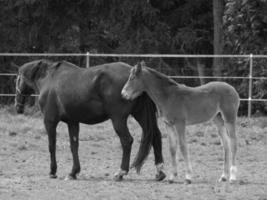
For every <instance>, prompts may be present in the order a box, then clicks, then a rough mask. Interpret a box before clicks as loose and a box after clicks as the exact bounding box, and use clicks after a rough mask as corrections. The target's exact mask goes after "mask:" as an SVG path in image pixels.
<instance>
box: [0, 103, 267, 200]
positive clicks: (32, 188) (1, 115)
mask: <svg viewBox="0 0 267 200" xmlns="http://www.w3.org/2000/svg"><path fill="white" fill-rule="evenodd" d="M158 121H159V127H160V130H161V131H162V133H163V136H162V138H163V155H164V159H165V171H166V172H169V171H170V169H171V166H170V162H169V161H170V155H169V150H168V141H167V133H166V131H167V130H166V129H165V125H164V124H163V122H162V121H161V119H158ZM0 124H1V126H0V133H1V134H0V155H1V156H0V178H1V181H0V199H12V200H13V199H52V198H54V199H64V200H65V199H151V200H152V199H189V200H191V199H205V200H207V199H208V200H211V199H259V200H264V199H267V183H266V180H267V148H266V145H267V119H266V118H251V119H250V120H248V119H247V118H238V123H237V135H238V154H237V166H238V168H239V172H238V181H237V183H235V184H229V182H222V183H218V182H217V178H218V174H220V172H221V170H222V167H223V157H222V151H223V147H222V145H221V143H220V139H219V137H218V135H217V132H216V127H215V126H214V125H212V123H205V124H202V125H194V126H188V130H187V142H188V146H189V150H190V154H191V160H192V167H193V171H194V173H193V180H194V181H193V183H192V184H191V185H185V184H184V178H183V175H184V172H183V169H184V161H183V160H182V159H181V155H180V153H178V160H179V162H178V178H177V179H176V181H175V182H174V183H173V184H169V183H168V182H167V180H164V181H162V182H156V181H154V175H155V166H154V157H153V152H152V151H151V153H150V155H149V157H148V159H147V161H146V162H145V165H144V167H143V169H142V171H141V174H140V175H138V174H136V172H135V171H134V170H131V171H130V173H129V175H127V176H125V179H124V180H123V181H121V182H115V181H114V180H113V173H114V172H116V170H117V167H118V165H117V164H118V163H119V162H120V159H121V149H120V148H121V147H120V141H119V138H118V137H117V136H116V134H115V132H114V130H113V128H112V125H111V123H110V121H107V122H105V123H101V124H98V125H93V126H87V125H82V126H81V132H80V149H79V153H80V162H81V165H82V169H81V173H80V175H79V176H78V180H73V181H65V180H64V178H65V176H66V175H67V174H68V172H69V170H70V167H71V163H72V157H71V153H70V148H69V138H68V134H67V127H66V125H65V124H63V123H61V124H59V127H58V129H57V130H58V140H57V159H58V169H59V171H58V178H57V179H49V178H48V173H49V171H48V169H49V152H48V142H47V135H46V132H45V130H44V126H43V120H42V117H41V114H40V113H39V112H37V113H35V114H33V113H29V112H28V114H27V112H26V115H17V114H16V113H15V111H14V109H13V108H12V107H3V108H1V109H0ZM128 124H129V128H130V132H131V133H132V135H133V137H134V144H133V152H132V158H133V157H134V156H133V155H135V154H136V153H137V152H136V151H137V148H138V146H139V142H140V139H141V138H140V136H141V129H140V127H139V126H138V125H137V123H136V122H135V121H134V119H132V118H129V120H128ZM110 149H112V151H110Z"/></svg>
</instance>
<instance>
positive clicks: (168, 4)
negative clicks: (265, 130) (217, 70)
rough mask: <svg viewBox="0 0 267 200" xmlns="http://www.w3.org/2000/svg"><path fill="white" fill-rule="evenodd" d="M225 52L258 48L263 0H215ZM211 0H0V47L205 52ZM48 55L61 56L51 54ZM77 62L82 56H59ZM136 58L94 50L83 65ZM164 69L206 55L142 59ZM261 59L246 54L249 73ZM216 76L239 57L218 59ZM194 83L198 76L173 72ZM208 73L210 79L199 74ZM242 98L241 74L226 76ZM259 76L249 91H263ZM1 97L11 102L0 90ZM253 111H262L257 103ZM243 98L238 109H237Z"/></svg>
mask: <svg viewBox="0 0 267 200" xmlns="http://www.w3.org/2000/svg"><path fill="white" fill-rule="evenodd" d="M223 5H224V7H223V33H224V36H223V37H224V38H223V39H224V46H223V52H224V53H225V54H250V53H253V54H266V51H267V45H266V40H267V28H266V27H267V1H266V0H254V1H248V0H225V1H223ZM212 11H213V1H210V0H198V1H194V0H187V1H185V0H165V1H160V0H135V1H131V0H90V1H88V0H76V1H71V0H65V1H63V0H47V1H42V0H0V43H1V45H0V52H27V53H34V52H36V53H43V52H44V53H45V52H49V53H74V52H75V53H78V52H82V53H84V52H87V51H89V52H92V53H158V54H166V53H168V54H213V37H214V36H213V31H214V30H213V14H212ZM33 59H36V57H35V58H31V57H0V72H1V73H3V72H16V69H15V68H14V67H12V66H11V65H10V63H11V62H14V63H16V64H19V65H20V64H23V63H24V62H27V61H29V60H33ZM52 59H55V60H58V59H62V58H52ZM63 59H66V60H69V61H71V62H74V63H75V64H77V65H79V66H82V67H83V66H85V59H84V58H77V57H75V58H71V57H69V58H63ZM118 60H122V61H125V62H128V63H129V64H134V63H135V62H136V61H137V59H121V58H97V59H91V63H90V64H91V65H95V64H101V63H104V62H112V61H118ZM146 62H147V64H148V65H149V66H150V67H154V68H156V69H158V70H161V71H162V72H164V73H166V74H176V75H198V74H199V72H198V70H197V67H196V65H197V63H198V62H201V63H202V64H203V65H204V73H205V74H206V75H212V74H213V68H214V66H212V60H211V59H201V60H199V59H167V58H166V59H165V58H164V59H163V58H153V59H152V58H150V59H147V60H146ZM266 62H267V60H266V59H254V63H253V64H254V74H253V75H254V76H265V77H266V75H267V68H266ZM221 68H222V69H221V71H222V75H224V76H248V60H247V59H225V60H224V61H223V65H222V66H221ZM13 79H14V77H3V76H1V77H0V92H1V93H13V92H14V82H13ZM178 81H179V82H183V83H186V84H188V85H198V84H199V80H178ZM207 81H210V80H207ZM227 81H228V82H229V83H231V84H233V85H234V86H235V87H236V89H237V90H238V92H239V94H240V96H241V97H242V98H247V96H248V94H247V91H248V90H247V87H248V81H247V80H228V79H227ZM266 86H267V83H266V81H265V80H254V81H253V88H254V89H253V91H254V93H253V98H266V92H267V87H266ZM0 101H1V103H12V100H11V99H9V98H1V99H0ZM253 105H254V106H253V112H256V111H257V110H259V111H261V112H266V111H267V106H266V104H265V103H257V104H253ZM245 112H246V104H245V103H243V104H242V105H241V108H240V113H241V114H245Z"/></svg>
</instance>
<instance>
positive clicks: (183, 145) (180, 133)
mask: <svg viewBox="0 0 267 200" xmlns="http://www.w3.org/2000/svg"><path fill="white" fill-rule="evenodd" d="M175 127H176V130H177V132H178V137H179V146H180V150H181V152H182V155H183V158H184V160H185V166H186V172H185V181H186V183H187V184H190V183H191V182H192V181H191V179H192V166H191V161H190V158H189V155H188V148H187V143H186V138H185V123H178V124H176V125H175Z"/></svg>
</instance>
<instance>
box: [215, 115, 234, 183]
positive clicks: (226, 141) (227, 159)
mask: <svg viewBox="0 0 267 200" xmlns="http://www.w3.org/2000/svg"><path fill="white" fill-rule="evenodd" d="M213 121H214V123H215V125H216V126H217V129H218V133H219V136H220V137H221V141H222V144H223V148H224V170H223V173H222V175H221V177H220V179H219V182H221V181H226V180H227V178H228V176H229V167H230V164H229V162H230V151H229V138H228V135H227V133H226V132H225V131H224V121H223V119H222V118H221V116H220V115H217V116H216V117H215V118H214V120H213Z"/></svg>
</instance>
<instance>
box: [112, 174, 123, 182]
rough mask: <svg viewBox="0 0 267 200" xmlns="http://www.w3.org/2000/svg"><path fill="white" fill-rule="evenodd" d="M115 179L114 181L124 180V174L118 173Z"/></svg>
mask: <svg viewBox="0 0 267 200" xmlns="http://www.w3.org/2000/svg"><path fill="white" fill-rule="evenodd" d="M113 179H114V181H122V180H123V176H122V175H119V174H118V175H115V176H114V178H113Z"/></svg>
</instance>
